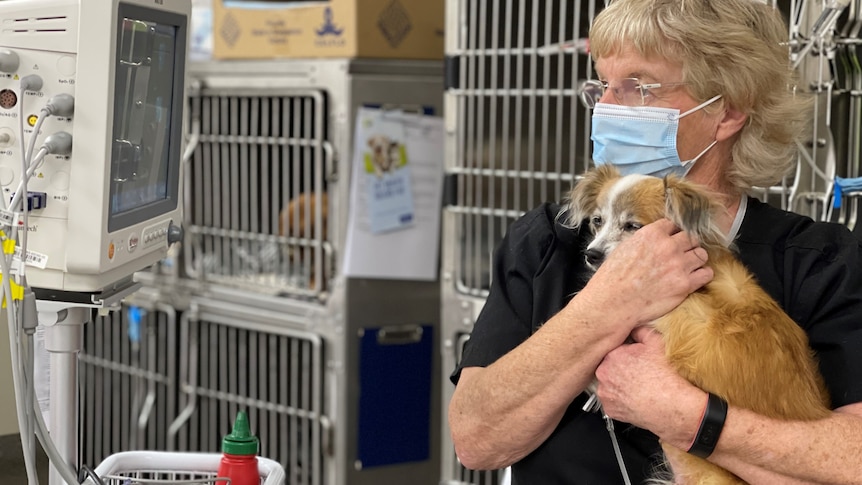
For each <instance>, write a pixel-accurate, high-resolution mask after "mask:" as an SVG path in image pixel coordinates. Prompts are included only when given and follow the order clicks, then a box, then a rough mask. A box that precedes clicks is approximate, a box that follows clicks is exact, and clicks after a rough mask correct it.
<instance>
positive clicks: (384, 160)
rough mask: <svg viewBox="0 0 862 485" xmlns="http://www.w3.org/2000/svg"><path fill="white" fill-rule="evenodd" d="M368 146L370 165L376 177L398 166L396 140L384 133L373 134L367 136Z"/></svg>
mask: <svg viewBox="0 0 862 485" xmlns="http://www.w3.org/2000/svg"><path fill="white" fill-rule="evenodd" d="M368 147H369V148H371V165H372V166H373V167H374V173H375V174H377V176H378V177H380V176H382V175H383V174H384V173H387V172H391V171H393V170H395V168H396V167H398V161H399V160H398V159H399V157H400V151H399V146H398V142H396V141H394V140H392V139H391V138H389V137H388V136H386V135H374V136H372V137H369V138H368Z"/></svg>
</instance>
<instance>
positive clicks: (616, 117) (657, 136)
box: [590, 95, 721, 177]
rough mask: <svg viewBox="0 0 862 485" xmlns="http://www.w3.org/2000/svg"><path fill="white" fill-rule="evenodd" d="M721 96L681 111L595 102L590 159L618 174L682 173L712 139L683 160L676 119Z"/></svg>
mask: <svg viewBox="0 0 862 485" xmlns="http://www.w3.org/2000/svg"><path fill="white" fill-rule="evenodd" d="M720 97H721V95H719V96H715V97H714V98H712V99H710V100H708V101H706V102H705V103H702V104H700V105H698V106H695V107H694V108H692V109H690V110H688V111H686V112H685V113H682V114H680V113H679V110H678V109H671V108H657V107H652V106H620V105H617V104H608V103H596V106H595V108H593V123H592V135H591V136H590V139H591V140H592V141H593V162H594V163H595V164H596V165H605V164H608V163H609V164H611V165H613V166H614V167H616V168H617V169H618V170H619V171H620V173H621V174H623V175H629V174H641V175H653V176H656V177H663V176H665V175H668V174H671V173H673V174H676V175H679V176H681V177H683V176H685V175H686V174H687V173H688V171H689V170H691V167H692V166H694V163H695V162H697V161H698V160H699V159H700V157H702V156H703V154H704V153H706V152H707V151H709V149H710V148H712V147H713V146H715V144H716V143H717V141H713V142H712V143H710V144H709V146H708V147H706V148H705V149H704V150H703V151H702V152H700V153H699V154H698V155H697V156H696V157H694V158H692V159H691V160H686V161H682V160H680V158H679V152H678V151H677V148H676V134H677V130H678V129H679V120H680V118H682V117H684V116H688V115H689V114H691V113H694V112H695V111H697V110H699V109H703V108H704V107H705V106H708V105H709V104H711V103H713V102H715V101H716V100H717V99H719V98H720Z"/></svg>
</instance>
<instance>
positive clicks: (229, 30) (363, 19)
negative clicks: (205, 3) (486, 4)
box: [212, 0, 445, 59]
mask: <svg viewBox="0 0 862 485" xmlns="http://www.w3.org/2000/svg"><path fill="white" fill-rule="evenodd" d="M444 7H445V1H444V0H329V1H318V2H309V1H296V2H272V1H270V2H261V1H257V2H237V1H228V0H213V24H212V26H213V58H215V59H268V58H285V57H289V58H321V57H342V58H356V57H360V58H395V59H442V58H443V40H444V39H443V24H444V21H445V19H444Z"/></svg>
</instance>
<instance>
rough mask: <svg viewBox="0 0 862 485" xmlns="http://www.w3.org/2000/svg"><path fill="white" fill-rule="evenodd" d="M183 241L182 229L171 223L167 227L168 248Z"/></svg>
mask: <svg viewBox="0 0 862 485" xmlns="http://www.w3.org/2000/svg"><path fill="white" fill-rule="evenodd" d="M182 240H183V228H182V227H180V226H177V225H176V224H174V223H173V222H171V224H170V225H169V226H168V246H170V245H172V244H173V243H176V242H180V241H182Z"/></svg>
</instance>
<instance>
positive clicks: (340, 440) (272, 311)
mask: <svg viewBox="0 0 862 485" xmlns="http://www.w3.org/2000/svg"><path fill="white" fill-rule="evenodd" d="M443 72H444V71H443V66H442V63H440V62H432V61H402V60H387V61H375V60H357V59H328V60H278V61H230V62H218V61H212V62H201V63H197V64H192V65H191V66H190V68H189V77H188V82H189V86H190V88H189V103H188V109H187V111H186V116H187V119H186V122H185V126H186V133H187V139H188V147H187V150H186V157H185V159H184V160H185V161H184V172H183V190H184V193H183V197H184V199H183V204H184V217H185V220H184V224H183V228H184V231H185V234H184V239H183V241H182V245H181V247H179V248H176V249H175V251H172V255H171V257H170V258H168V259H167V260H165V261H163V262H162V263H161V264H160V265H158V266H157V267H154V268H153V270H152V271H147V272H142V273H139V274H138V275H137V278H138V280H139V281H140V282H141V283H142V284H143V288H142V289H141V290H139V291H138V292H137V293H136V294H135V295H133V296H132V297H130V298H129V300H128V301H129V302H130V303H134V304H136V305H138V306H147V305H152V304H153V302H166V303H167V304H169V305H173V306H174V309H175V311H176V312H177V315H178V317H177V319H178V320H177V321H178V323H177V329H176V331H175V332H174V333H173V334H172V335H175V337H174V338H175V339H176V340H175V347H176V349H177V356H178V357H177V358H178V360H177V363H176V365H175V370H174V373H173V374H172V379H173V381H172V383H173V387H172V389H173V394H172V396H171V399H173V409H174V416H173V418H172V419H171V420H170V422H169V423H168V427H167V428H165V429H168V430H169V432H168V433H167V435H166V436H165V437H164V440H163V441H159V442H158V443H156V444H155V445H153V446H155V447H156V448H157V449H168V450H176V451H196V450H212V449H213V447H216V446H217V445H218V443H219V442H220V438H219V439H215V438H218V436H219V435H220V434H221V433H222V428H224V427H225V426H226V424H224V423H222V420H227V419H228V417H229V416H232V414H233V412H234V411H235V410H236V409H237V407H242V406H244V407H247V408H249V409H250V411H251V412H250V417H251V418H252V424H253V426H255V427H256V428H257V430H258V433H259V435H260V436H261V439H262V441H261V446H262V450H263V447H264V446H266V450H267V451H266V453H267V456H271V457H274V458H277V459H278V460H279V461H280V462H282V464H283V465H284V466H285V469H286V471H287V473H288V477H289V480H290V481H289V483H296V484H303V485H304V484H322V485H345V484H355V485H363V484H372V483H398V482H399V481H403V480H404V477H408V476H409V477H411V478H410V479H411V481H414V482H416V483H418V484H422V483H428V484H432V483H437V481H438V477H439V469H440V465H439V462H440V459H439V453H440V448H441V447H440V443H439V438H438V433H439V430H440V428H441V422H440V412H439V408H438V406H437V404H438V403H439V402H440V395H439V392H440V388H439V369H440V367H441V364H440V356H439V355H438V353H437V352H436V349H437V348H439V338H440V337H439V336H440V331H439V321H440V297H439V293H440V285H439V282H438V281H413V280H394V279H371V278H357V277H347V276H346V275H345V274H344V271H343V270H342V261H341V259H342V258H343V254H344V247H345V241H346V238H347V226H348V213H349V212H348V208H349V200H350V197H349V191H350V173H351V170H350V168H351V153H352V151H353V146H352V142H353V135H354V131H353V127H354V120H355V116H356V113H357V110H358V109H359V108H360V107H372V108H378V109H382V110H405V111H411V112H418V113H423V114H429V115H437V116H439V115H441V114H442V102H443ZM441 149H442V148H441ZM441 171H442V169H441ZM321 194H326V199H327V204H326V205H323V206H322V205H321V204H319V203H318V202H317V201H319V200H321V197H319V196H320V195H321ZM300 195H314V196H315V197H314V199H316V200H312V198H311V197H309V198H305V199H304V200H305V202H307V203H304V204H303V206H302V207H299V206H298V205H299V203H298V202H297V203H296V204H295V210H294V211H292V213H293V215H294V216H299V217H300V218H303V219H304V221H306V222H301V223H299V224H298V225H293V226H291V221H290V219H289V218H287V219H286V221H285V222H286V224H284V223H283V224H282V228H281V230H280V229H279V220H280V217H279V215H280V213H281V214H284V213H283V212H282V210H283V209H284V208H285V206H289V205H290V201H291V200H294V201H296V200H299V199H297V196H300ZM324 207H325V210H324ZM285 226H287V227H285ZM103 331H104V330H103ZM87 353H88V351H87V349H85V352H84V355H87ZM230 355H234V356H240V357H237V358H232V357H228V356H230ZM216 367H218V368H221V367H225V368H226V370H224V372H222V373H220V372H221V371H219V372H216ZM253 383H254V384H253ZM88 405H89V404H88V402H84V405H83V406H82V412H86V410H85V409H83V408H85V407H86V406H88ZM417 417H418V418H417ZM105 419H114V418H113V416H106V417H105ZM122 419H127V418H126V417H123V418H122ZM131 419H135V417H134V416H132V417H131ZM393 420H394V421H393ZM225 422H227V421H225ZM405 439H408V440H407V441H406V442H405V441H404V440H405ZM148 444H149V443H148ZM117 451H120V449H116V448H115V449H107V447H103V448H102V449H101V450H100V453H101V454H102V455H103V456H104V455H106V454H109V453H112V452H117Z"/></svg>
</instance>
